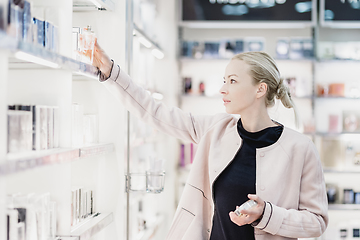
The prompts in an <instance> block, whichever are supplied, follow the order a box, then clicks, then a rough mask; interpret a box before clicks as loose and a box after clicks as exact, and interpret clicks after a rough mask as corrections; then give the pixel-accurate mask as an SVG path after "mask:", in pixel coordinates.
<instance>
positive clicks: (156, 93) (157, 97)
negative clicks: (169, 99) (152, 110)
mask: <svg viewBox="0 0 360 240" xmlns="http://www.w3.org/2000/svg"><path fill="white" fill-rule="evenodd" d="M152 97H153V98H154V99H156V100H163V98H164V96H163V95H162V94H161V93H158V92H154V93H153V94H152Z"/></svg>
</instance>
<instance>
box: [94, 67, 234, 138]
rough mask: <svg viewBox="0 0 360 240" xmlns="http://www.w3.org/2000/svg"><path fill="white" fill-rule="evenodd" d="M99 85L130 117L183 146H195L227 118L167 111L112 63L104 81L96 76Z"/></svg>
mask: <svg viewBox="0 0 360 240" xmlns="http://www.w3.org/2000/svg"><path fill="white" fill-rule="evenodd" d="M100 82H102V83H103V84H104V85H105V87H106V88H107V89H108V90H109V91H110V92H111V93H112V95H114V96H115V98H117V99H118V100H119V101H120V102H121V103H122V104H123V106H124V107H125V108H126V109H127V110H128V111H129V112H130V113H131V114H133V115H135V116H136V117H137V118H139V119H141V120H142V121H144V122H145V123H147V124H149V125H151V126H153V127H154V128H156V129H158V130H160V131H162V132H165V133H167V134H169V135H171V136H174V137H176V138H179V139H182V140H184V141H187V142H193V143H198V142H199V140H200V138H201V136H202V135H203V134H204V133H205V132H206V131H207V130H208V129H209V128H211V127H212V126H213V125H215V124H216V123H217V122H218V121H221V120H222V119H225V118H228V117H229V115H228V114H217V115H215V116H197V117H194V116H193V115H192V114H190V113H186V112H184V111H182V110H181V109H179V108H177V107H173V108H168V107H167V106H166V105H165V104H164V103H162V102H159V101H156V100H155V99H153V98H152V97H151V96H150V94H148V93H147V92H146V91H145V90H144V89H143V88H141V87H140V86H138V85H137V84H136V83H134V82H133V81H132V80H131V78H130V77H129V76H128V75H127V74H126V73H125V72H124V71H122V70H121V69H120V67H119V66H118V65H116V64H115V63H114V65H113V68H112V70H111V74H110V77H109V78H108V79H106V80H105V79H104V78H103V76H101V74H100Z"/></svg>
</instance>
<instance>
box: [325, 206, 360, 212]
mask: <svg viewBox="0 0 360 240" xmlns="http://www.w3.org/2000/svg"><path fill="white" fill-rule="evenodd" d="M328 209H329V210H350V211H351V210H360V204H329V207H328Z"/></svg>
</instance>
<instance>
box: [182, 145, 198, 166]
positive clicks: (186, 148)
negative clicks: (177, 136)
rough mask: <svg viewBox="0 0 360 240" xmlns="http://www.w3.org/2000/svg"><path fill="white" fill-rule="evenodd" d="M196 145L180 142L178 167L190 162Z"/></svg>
mask: <svg viewBox="0 0 360 240" xmlns="http://www.w3.org/2000/svg"><path fill="white" fill-rule="evenodd" d="M196 149H197V145H196V144H193V143H185V144H181V149H180V164H179V165H180V167H185V166H187V165H189V164H192V162H193V159H194V156H195V153H196Z"/></svg>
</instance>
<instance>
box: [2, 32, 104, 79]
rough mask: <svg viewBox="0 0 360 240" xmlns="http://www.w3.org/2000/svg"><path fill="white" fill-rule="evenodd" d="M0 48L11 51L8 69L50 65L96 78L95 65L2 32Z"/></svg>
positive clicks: (41, 67) (39, 67) (46, 66)
mask: <svg viewBox="0 0 360 240" xmlns="http://www.w3.org/2000/svg"><path fill="white" fill-rule="evenodd" d="M0 48H1V49H4V50H9V51H10V52H12V54H11V55H10V58H9V68H10V69H44V68H45V69H46V68H48V67H51V68H54V69H60V70H67V71H71V72H73V74H75V75H83V76H86V77H89V78H93V79H97V74H98V70H97V68H96V67H94V66H92V65H90V64H86V63H83V62H79V61H76V60H74V59H72V58H69V57H65V56H62V55H60V54H57V53H55V52H52V51H49V50H46V49H45V48H43V47H39V46H36V45H34V44H32V43H26V42H22V41H18V40H16V39H15V38H13V37H10V36H8V35H6V34H5V33H3V32H0Z"/></svg>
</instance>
